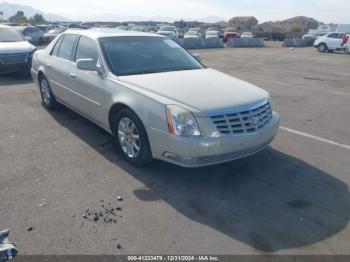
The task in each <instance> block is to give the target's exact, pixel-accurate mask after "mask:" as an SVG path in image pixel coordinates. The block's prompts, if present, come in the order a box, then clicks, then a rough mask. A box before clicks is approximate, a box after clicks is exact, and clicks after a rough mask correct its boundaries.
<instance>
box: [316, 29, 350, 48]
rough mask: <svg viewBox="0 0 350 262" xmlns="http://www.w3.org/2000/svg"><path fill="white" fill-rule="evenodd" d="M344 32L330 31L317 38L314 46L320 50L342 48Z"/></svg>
mask: <svg viewBox="0 0 350 262" xmlns="http://www.w3.org/2000/svg"><path fill="white" fill-rule="evenodd" d="M343 36H344V33H335V32H332V33H328V34H326V35H324V36H322V37H319V38H317V39H316V41H315V43H314V47H316V48H317V49H318V51H319V52H334V51H340V50H342V49H343V48H342V43H343Z"/></svg>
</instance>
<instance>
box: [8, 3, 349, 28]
mask: <svg viewBox="0 0 350 262" xmlns="http://www.w3.org/2000/svg"><path fill="white" fill-rule="evenodd" d="M6 2H8V3H16V4H22V5H30V6H32V7H33V8H36V9H38V10H41V11H44V12H46V13H54V14H58V15H61V16H64V17H67V18H69V19H83V20H84V19H85V20H86V19H88V18H89V17H93V16H103V15H104V14H120V15H124V16H125V15H127V16H140V17H157V16H158V17H159V16H161V17H171V18H174V19H181V18H185V19H200V18H205V17H209V16H217V17H221V18H224V19H229V18H231V17H233V16H245V15H252V16H255V17H257V18H258V20H259V21H260V22H264V21H275V20H283V19H286V18H290V17H293V16H298V15H305V16H309V17H313V18H315V19H317V20H319V21H321V22H325V23H330V22H333V23H349V24H350V12H349V10H350V1H349V0H50V1H49V0H6Z"/></svg>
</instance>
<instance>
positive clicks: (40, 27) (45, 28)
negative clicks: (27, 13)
mask: <svg viewBox="0 0 350 262" xmlns="http://www.w3.org/2000/svg"><path fill="white" fill-rule="evenodd" d="M35 27H36V28H38V29H40V30H41V31H43V32H44V33H47V32H48V31H50V30H52V29H54V28H55V26H54V25H35Z"/></svg>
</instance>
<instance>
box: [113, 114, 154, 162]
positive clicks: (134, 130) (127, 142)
mask: <svg viewBox="0 0 350 262" xmlns="http://www.w3.org/2000/svg"><path fill="white" fill-rule="evenodd" d="M113 123H114V125H113V134H114V136H115V142H116V146H117V149H118V151H119V153H120V154H121V155H122V157H123V158H124V159H125V160H126V161H128V162H129V163H131V164H132V165H135V166H139V167H141V166H145V165H147V164H148V163H150V162H151V161H152V160H153V159H152V153H151V148H150V145H149V142H148V137H147V133H146V130H145V128H144V126H143V124H142V122H141V120H140V119H139V118H138V117H137V116H136V114H135V113H134V112H132V111H131V110H130V109H127V108H125V109H122V110H120V111H119V112H118V113H117V114H116V116H115V118H114V122H113Z"/></svg>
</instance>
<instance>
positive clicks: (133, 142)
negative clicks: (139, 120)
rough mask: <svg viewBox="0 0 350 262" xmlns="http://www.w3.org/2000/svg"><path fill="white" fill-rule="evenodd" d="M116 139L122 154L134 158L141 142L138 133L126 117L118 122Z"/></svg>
mask: <svg viewBox="0 0 350 262" xmlns="http://www.w3.org/2000/svg"><path fill="white" fill-rule="evenodd" d="M118 139H119V143H120V146H121V148H122V150H123V152H124V153H125V154H126V155H127V156H128V157H129V158H136V157H137V156H138V155H139V153H140V149H141V140H140V135H139V131H138V130H137V127H136V125H135V124H134V122H133V121H132V120H131V119H129V118H128V117H124V118H122V119H121V120H120V121H119V125H118Z"/></svg>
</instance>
